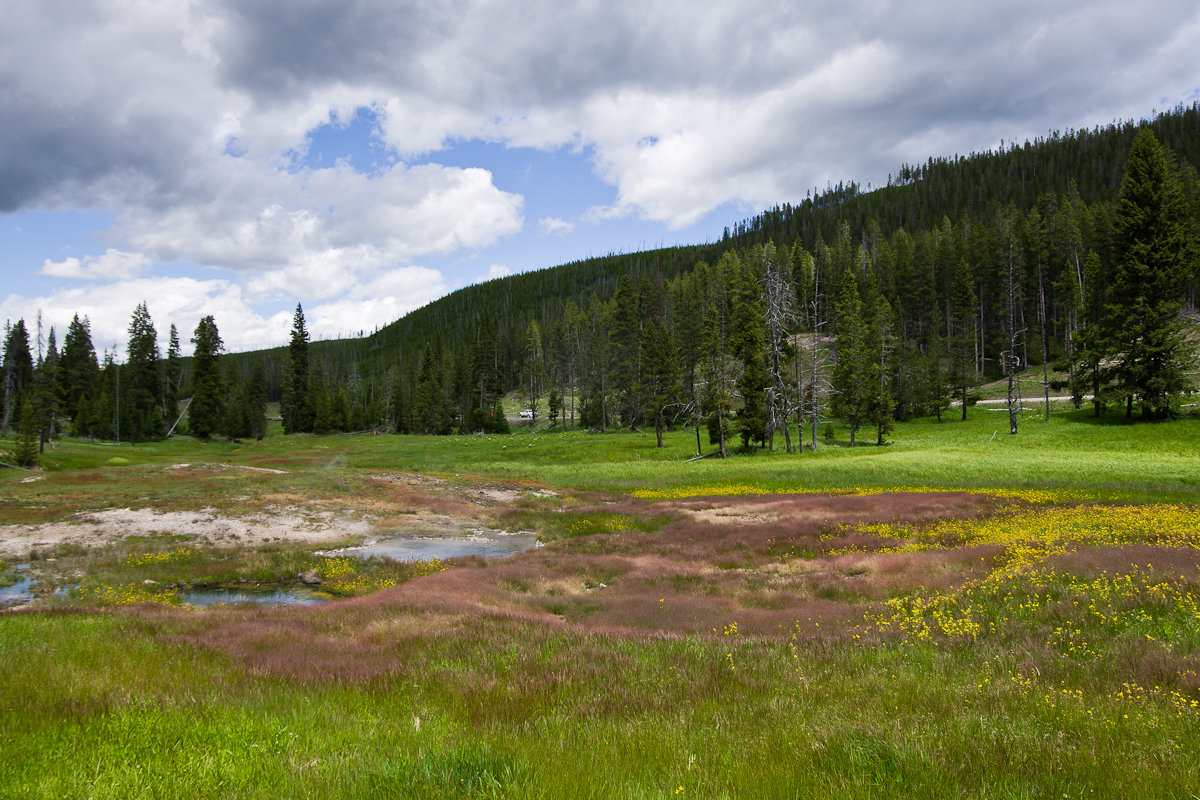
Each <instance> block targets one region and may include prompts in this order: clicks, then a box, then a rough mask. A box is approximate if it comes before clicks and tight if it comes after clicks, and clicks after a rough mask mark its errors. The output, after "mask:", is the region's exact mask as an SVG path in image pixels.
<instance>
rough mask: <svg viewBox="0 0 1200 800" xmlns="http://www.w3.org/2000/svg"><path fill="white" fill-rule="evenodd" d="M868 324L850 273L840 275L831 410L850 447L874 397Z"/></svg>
mask: <svg viewBox="0 0 1200 800" xmlns="http://www.w3.org/2000/svg"><path fill="white" fill-rule="evenodd" d="M871 360H872V359H871V350H870V343H869V341H868V328H867V321H866V320H865V319H864V317H863V307H862V299H861V297H860V296H859V292H858V281H857V280H856V279H855V277H854V271H853V270H846V271H845V272H844V273H842V290H841V293H840V295H839V297H838V304H837V363H836V364H835V365H834V368H833V390H834V395H833V411H834V413H835V414H837V415H838V416H840V417H842V418H843V419H845V420H846V423H847V424H848V425H849V426H850V446H851V447H854V445H855V434H856V433H857V432H858V429H859V428H861V427H862V425H863V423H864V422H865V421H867V419H868V418H869V414H870V408H871V398H872V395H873V388H874V387H873V386H872V383H873V377H874V371H873V369H872V363H871Z"/></svg>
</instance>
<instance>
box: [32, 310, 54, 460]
mask: <svg viewBox="0 0 1200 800" xmlns="http://www.w3.org/2000/svg"><path fill="white" fill-rule="evenodd" d="M38 323H39V324H40V323H41V317H40V316H39V318H38ZM30 396H31V397H32V399H33V406H34V413H35V414H36V415H37V428H38V452H39V453H44V452H46V442H48V441H50V440H51V439H52V438H53V437H54V429H55V426H56V424H57V420H58V410H59V393H58V342H57V341H56V339H55V335H54V328H51V329H50V335H49V337H48V339H47V342H46V354H45V356H44V357H43V358H42V360H41V362H40V363H39V364H38V365H37V368H36V369H35V370H34V376H33V391H32V393H31V395H30Z"/></svg>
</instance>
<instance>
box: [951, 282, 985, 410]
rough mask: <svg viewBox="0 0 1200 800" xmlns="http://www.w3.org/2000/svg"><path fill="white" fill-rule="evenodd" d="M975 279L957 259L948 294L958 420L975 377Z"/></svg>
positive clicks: (976, 299) (952, 371)
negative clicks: (958, 408) (958, 410)
mask: <svg viewBox="0 0 1200 800" xmlns="http://www.w3.org/2000/svg"><path fill="white" fill-rule="evenodd" d="M978 302H979V300H978V298H977V297H976V295H975V278H974V276H972V274H971V267H970V265H969V264H967V260H966V259H965V258H963V259H959V262H958V267H957V269H955V271H954V284H953V286H952V287H951V291H950V326H951V327H950V383H952V384H953V385H954V387H955V388H956V389H958V399H959V403H961V404H962V418H963V419H964V420H965V419H966V418H967V389H968V388H969V387H970V385H971V383H972V382H973V379H974V377H975V306H976V305H977V304H978Z"/></svg>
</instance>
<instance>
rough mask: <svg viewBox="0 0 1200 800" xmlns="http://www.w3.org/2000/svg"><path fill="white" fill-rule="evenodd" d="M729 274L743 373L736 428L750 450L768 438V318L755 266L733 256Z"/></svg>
mask: <svg viewBox="0 0 1200 800" xmlns="http://www.w3.org/2000/svg"><path fill="white" fill-rule="evenodd" d="M726 274H727V275H728V276H729V281H730V290H731V295H732V297H731V302H730V308H729V350H730V352H731V353H732V355H733V356H734V358H736V359H738V360H739V361H740V362H741V364H742V374H741V377H740V378H739V379H738V382H737V386H738V390H739V392H740V393H741V395H742V408H741V410H740V411H738V415H737V431H738V435H739V436H740V437H741V439H742V447H743V448H744V449H746V450H749V449H751V448H752V447H753V445H754V443H755V442H758V443H759V444H765V443H766V438H767V408H766V391H767V385H768V383H769V382H770V375H769V374H768V372H767V347H766V337H767V334H766V320H765V319H764V314H763V302H762V292H761V290H760V288H759V281H758V278H759V276H758V274H757V271H756V270H755V269H754V267H753V266H752V265H751V264H747V263H744V262H743V261H741V260H740V259H733V260H731V262H730V266H729V269H728V271H727V273H726Z"/></svg>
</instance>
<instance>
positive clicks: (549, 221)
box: [538, 217, 575, 236]
mask: <svg viewBox="0 0 1200 800" xmlns="http://www.w3.org/2000/svg"><path fill="white" fill-rule="evenodd" d="M538 230H540V231H541V232H542V236H566V235H567V234H568V233H570V232H571V231H573V230H575V223H574V222H567V221H566V220H565V219H561V218H559V217H542V218H541V219H539V220H538Z"/></svg>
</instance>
